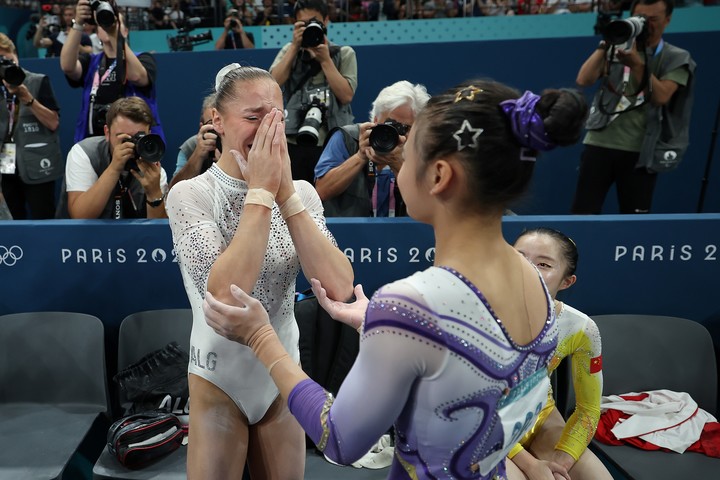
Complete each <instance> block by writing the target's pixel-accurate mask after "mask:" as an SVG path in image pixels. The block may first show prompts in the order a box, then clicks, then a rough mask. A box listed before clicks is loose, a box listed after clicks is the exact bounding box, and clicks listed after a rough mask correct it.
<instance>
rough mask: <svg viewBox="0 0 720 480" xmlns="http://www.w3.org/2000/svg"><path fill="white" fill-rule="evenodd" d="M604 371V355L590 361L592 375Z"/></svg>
mask: <svg viewBox="0 0 720 480" xmlns="http://www.w3.org/2000/svg"><path fill="white" fill-rule="evenodd" d="M600 370H602V355H600V356H597V357H595V358H593V359H591V360H590V373H598V372H599V371H600Z"/></svg>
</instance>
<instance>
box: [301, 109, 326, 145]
mask: <svg viewBox="0 0 720 480" xmlns="http://www.w3.org/2000/svg"><path fill="white" fill-rule="evenodd" d="M320 125H322V110H320V108H319V107H310V110H308V112H307V114H305V120H304V121H303V124H302V126H301V127H300V129H299V130H298V133H297V138H296V141H297V144H298V145H303V146H310V145H317V142H318V137H319V135H318V129H320Z"/></svg>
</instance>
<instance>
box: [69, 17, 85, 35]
mask: <svg viewBox="0 0 720 480" xmlns="http://www.w3.org/2000/svg"><path fill="white" fill-rule="evenodd" d="M84 26H85V24H83V23H78V22H77V21H76V20H75V19H74V18H73V20H72V26H71V27H70V28H72V29H73V30H75V31H76V32H82V31H83V27H84Z"/></svg>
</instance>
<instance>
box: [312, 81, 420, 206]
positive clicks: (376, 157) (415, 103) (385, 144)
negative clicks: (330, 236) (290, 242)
mask: <svg viewBox="0 0 720 480" xmlns="http://www.w3.org/2000/svg"><path fill="white" fill-rule="evenodd" d="M429 99H430V95H428V93H427V90H426V89H425V87H424V86H423V85H413V84H412V83H410V82H408V81H406V80H402V81H399V82H396V83H393V84H392V85H390V86H388V87H385V88H383V89H382V90H381V91H380V93H379V94H378V96H377V98H376V99H375V101H374V102H373V106H372V111H371V112H370V118H371V119H372V122H368V123H359V124H354V125H346V126H343V127H340V128H337V129H334V130H333V131H331V132H330V135H329V137H328V141H327V144H326V145H325V149H324V150H323V152H322V155H321V156H320V160H319V161H318V163H317V165H316V166H315V177H316V178H315V188H316V190H317V192H318V195H319V196H320V199H321V200H322V201H323V206H324V207H325V216H326V217H394V216H405V215H407V212H406V210H405V202H403V200H402V196H401V195H400V191H399V189H398V188H397V187H396V182H395V179H396V177H397V174H398V172H399V171H400V167H401V166H402V163H403V147H404V145H405V140H406V138H407V134H408V133H409V130H410V127H412V125H413V123H414V122H415V117H416V115H417V113H418V112H419V111H420V110H421V109H422V108H423V107H424V106H425V104H426V103H427V102H428V100H429Z"/></svg>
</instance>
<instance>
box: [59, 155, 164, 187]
mask: <svg viewBox="0 0 720 480" xmlns="http://www.w3.org/2000/svg"><path fill="white" fill-rule="evenodd" d="M97 181H98V175H97V173H95V169H94V168H93V166H92V164H91V163H90V157H88V155H87V153H85V150H83V149H82V147H81V146H80V145H79V144H77V143H76V144H75V145H73V147H72V148H71V149H70V152H69V153H68V156H67V163H66V164H65V187H66V189H67V191H68V192H87V191H88V190H90V187H92V186H93V185H95V182H97ZM160 189H161V190H162V192H163V193H167V191H168V181H167V173H165V169H164V168H162V167H160Z"/></svg>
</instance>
